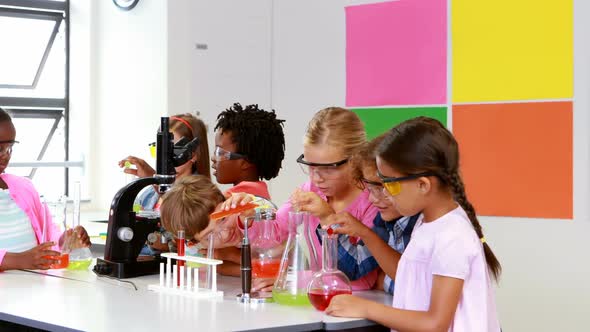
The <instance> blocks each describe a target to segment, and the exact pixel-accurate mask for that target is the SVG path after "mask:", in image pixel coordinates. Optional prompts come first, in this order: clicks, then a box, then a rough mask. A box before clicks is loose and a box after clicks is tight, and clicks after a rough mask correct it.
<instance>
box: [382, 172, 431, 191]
mask: <svg viewBox="0 0 590 332" xmlns="http://www.w3.org/2000/svg"><path fill="white" fill-rule="evenodd" d="M377 175H379V178H380V179H381V181H383V187H384V188H385V189H386V190H387V192H388V193H389V194H390V195H391V196H395V195H399V193H400V192H401V191H402V184H401V182H402V181H407V180H413V179H417V178H421V177H423V176H434V175H436V174H434V173H432V172H422V173H418V174H410V175H407V176H400V177H398V178H392V177H387V176H385V175H383V174H381V172H379V171H377Z"/></svg>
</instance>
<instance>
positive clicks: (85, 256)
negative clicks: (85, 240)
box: [66, 181, 92, 270]
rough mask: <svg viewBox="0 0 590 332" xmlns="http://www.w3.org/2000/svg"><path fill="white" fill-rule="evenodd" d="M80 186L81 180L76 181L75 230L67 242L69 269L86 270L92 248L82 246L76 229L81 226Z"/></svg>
mask: <svg viewBox="0 0 590 332" xmlns="http://www.w3.org/2000/svg"><path fill="white" fill-rule="evenodd" d="M80 187H81V186H80V181H76V182H75V183H74V209H73V217H72V226H71V228H72V229H73V230H74V231H73V232H72V233H71V238H70V239H68V240H69V241H67V242H66V243H68V245H69V249H70V263H69V265H68V270H86V269H88V267H89V266H90V263H92V252H91V251H90V248H88V247H82V246H80V244H79V241H78V233H77V232H78V231H79V230H78V229H76V227H77V226H80V196H81V192H80V189H81V188H80Z"/></svg>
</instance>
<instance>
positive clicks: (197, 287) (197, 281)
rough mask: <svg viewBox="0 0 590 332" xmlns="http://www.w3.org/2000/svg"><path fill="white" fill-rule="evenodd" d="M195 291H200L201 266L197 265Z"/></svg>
mask: <svg viewBox="0 0 590 332" xmlns="http://www.w3.org/2000/svg"><path fill="white" fill-rule="evenodd" d="M194 291H195V292H198V291H199V268H198V267H196V268H195V289H194Z"/></svg>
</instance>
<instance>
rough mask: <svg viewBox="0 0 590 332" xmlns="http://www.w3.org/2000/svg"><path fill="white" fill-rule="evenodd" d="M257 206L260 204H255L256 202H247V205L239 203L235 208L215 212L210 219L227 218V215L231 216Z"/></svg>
mask: <svg viewBox="0 0 590 332" xmlns="http://www.w3.org/2000/svg"><path fill="white" fill-rule="evenodd" d="M257 206H258V205H256V204H254V203H246V205H238V206H236V207H235V208H233V209H229V210H227V211H226V210H223V211H217V212H213V213H211V215H210V216H209V219H211V220H217V219H221V218H225V217H227V216H230V215H232V214H238V213H240V212H244V211H248V210H252V209H254V208H256V207H257Z"/></svg>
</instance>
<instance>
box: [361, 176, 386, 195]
mask: <svg viewBox="0 0 590 332" xmlns="http://www.w3.org/2000/svg"><path fill="white" fill-rule="evenodd" d="M361 183H362V184H363V188H364V189H367V190H368V191H369V193H370V194H371V195H373V197H375V198H376V199H381V198H383V197H384V195H383V183H381V182H377V181H371V180H367V179H365V178H362V179H361Z"/></svg>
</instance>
